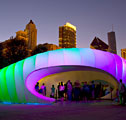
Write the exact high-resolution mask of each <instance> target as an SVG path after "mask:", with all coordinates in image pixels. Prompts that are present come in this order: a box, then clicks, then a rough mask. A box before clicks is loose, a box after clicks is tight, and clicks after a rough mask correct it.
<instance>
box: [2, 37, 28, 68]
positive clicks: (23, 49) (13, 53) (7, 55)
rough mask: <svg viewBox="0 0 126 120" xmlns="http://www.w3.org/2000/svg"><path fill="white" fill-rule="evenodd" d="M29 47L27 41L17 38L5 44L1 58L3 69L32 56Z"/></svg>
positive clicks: (3, 44)
mask: <svg viewBox="0 0 126 120" xmlns="http://www.w3.org/2000/svg"><path fill="white" fill-rule="evenodd" d="M27 46H28V45H27V41H25V40H17V39H16V38H14V39H11V40H7V41H5V42H3V43H2V50H1V52H2V54H1V56H0V57H1V59H0V60H1V61H2V65H1V68H2V67H5V66H7V65H10V64H12V63H15V62H17V61H20V60H22V59H24V58H26V57H28V56H30V50H29V49H28V47H27Z"/></svg>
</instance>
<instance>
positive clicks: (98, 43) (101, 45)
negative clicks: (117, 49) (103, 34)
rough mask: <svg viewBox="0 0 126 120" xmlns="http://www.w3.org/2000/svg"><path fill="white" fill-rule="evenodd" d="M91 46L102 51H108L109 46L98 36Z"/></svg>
mask: <svg viewBox="0 0 126 120" xmlns="http://www.w3.org/2000/svg"><path fill="white" fill-rule="evenodd" d="M90 48H92V49H97V50H102V51H108V48H109V46H108V45H107V44H106V43H105V42H103V41H102V40H101V39H99V38H98V37H95V38H94V39H93V41H92V42H91V44H90Z"/></svg>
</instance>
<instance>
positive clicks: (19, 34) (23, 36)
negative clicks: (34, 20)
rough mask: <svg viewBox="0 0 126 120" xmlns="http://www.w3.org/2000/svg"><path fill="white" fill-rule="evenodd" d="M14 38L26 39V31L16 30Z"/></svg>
mask: <svg viewBox="0 0 126 120" xmlns="http://www.w3.org/2000/svg"><path fill="white" fill-rule="evenodd" d="M16 38H17V39H18V40H26V41H27V40H28V36H27V32H24V31H22V30H20V31H17V32H16Z"/></svg>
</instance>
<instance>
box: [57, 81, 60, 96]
mask: <svg viewBox="0 0 126 120" xmlns="http://www.w3.org/2000/svg"><path fill="white" fill-rule="evenodd" d="M60 85H61V83H60V82H59V84H58V86H57V89H58V98H61V94H60Z"/></svg>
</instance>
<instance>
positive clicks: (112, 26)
mask: <svg viewBox="0 0 126 120" xmlns="http://www.w3.org/2000/svg"><path fill="white" fill-rule="evenodd" d="M112 32H113V24H112Z"/></svg>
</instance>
